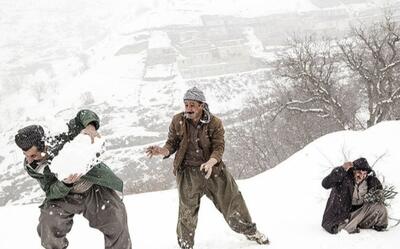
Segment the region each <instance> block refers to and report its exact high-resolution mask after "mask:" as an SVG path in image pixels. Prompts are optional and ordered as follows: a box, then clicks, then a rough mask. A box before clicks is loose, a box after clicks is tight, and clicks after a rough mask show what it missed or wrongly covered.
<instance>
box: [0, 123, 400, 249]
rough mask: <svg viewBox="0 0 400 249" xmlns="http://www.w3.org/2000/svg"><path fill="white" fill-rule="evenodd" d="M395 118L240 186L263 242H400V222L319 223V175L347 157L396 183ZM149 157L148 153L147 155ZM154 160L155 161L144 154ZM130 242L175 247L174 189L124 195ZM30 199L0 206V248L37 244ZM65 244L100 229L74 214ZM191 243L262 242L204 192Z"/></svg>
mask: <svg viewBox="0 0 400 249" xmlns="http://www.w3.org/2000/svg"><path fill="white" fill-rule="evenodd" d="M399 131H400V122H399V121H390V122H383V123H380V124H378V125H376V126H374V127H372V128H370V129H368V130H366V131H362V132H353V131H341V132H336V133H332V134H328V135H326V136H324V137H321V138H319V139H317V140H316V141H314V142H312V143H311V144H309V145H308V146H306V147H305V148H304V149H303V150H301V151H299V152H297V153H296V154H294V155H293V156H292V157H290V158H289V159H287V160H286V161H284V162H283V163H281V164H280V165H278V166H277V167H275V168H273V169H271V170H268V171H267V172H265V173H263V174H260V175H258V176H256V177H253V178H251V179H248V180H244V181H240V182H239V187H240V189H241V191H242V193H243V195H244V197H245V200H246V202H247V205H248V207H249V209H250V212H251V214H252V216H253V219H254V221H255V222H256V223H257V224H258V228H259V229H260V230H261V231H263V232H265V233H266V234H267V235H268V236H269V238H270V239H271V245H270V246H268V247H267V248H279V249H283V248H285V249H292V248H310V249H339V248H340V249H380V248H382V249H394V248H398V246H399V243H400V226H397V227H394V228H391V229H390V230H389V231H387V232H376V231H373V230H362V231H361V233H359V234H352V235H350V234H347V233H346V232H341V233H339V234H338V235H331V234H328V233H327V232H325V231H324V230H323V229H322V228H321V226H320V223H321V219H322V214H323V211H324V208H325V203H326V200H327V197H328V194H329V191H326V190H324V189H323V188H322V187H321V180H322V178H323V177H324V176H325V175H327V174H329V172H330V171H331V169H332V168H333V167H334V166H337V165H341V164H342V163H343V162H344V161H346V160H354V159H356V158H358V157H360V156H364V157H366V158H367V159H368V160H369V162H370V164H371V165H372V164H374V166H373V168H374V170H375V171H376V173H377V175H378V176H379V178H380V179H381V180H382V179H383V178H382V177H383V176H385V184H392V185H394V186H395V187H396V189H397V190H399V189H400V168H399V166H398V164H399V162H400V153H399V152H398V148H399V147H400V140H399V139H398V138H399ZM149 160H150V159H149ZM151 160H160V159H151ZM124 200H125V204H126V207H127V210H128V218H129V226H130V232H131V236H132V240H133V246H134V248H143V249H160V248H162V249H172V248H177V245H176V239H175V225H176V220H177V212H178V206H177V204H178V196H177V192H176V190H169V191H162V192H153V193H146V194H139V195H133V196H125V199H124ZM38 216H39V209H38V208H37V205H26V206H6V207H1V208H0V221H1V222H2V225H1V226H0V234H1V235H2V236H1V238H2V239H1V240H0V248H2V249H11V248H31V249H39V248H40V242H39V238H38V236H37V234H36V225H37V221H38ZM389 216H390V217H394V218H400V196H397V198H395V199H394V200H393V201H392V202H391V207H390V208H389ZM68 238H69V240H70V247H69V248H71V249H81V248H82V249H83V248H85V249H86V248H102V247H103V238H102V235H101V233H100V232H98V231H96V230H93V229H91V228H89V227H88V223H87V221H86V220H85V219H83V218H82V217H81V216H76V217H75V224H74V227H73V228H72V231H71V233H70V234H69V236H68ZM195 241H196V245H195V246H196V248H201V249H215V248H220V249H232V248H244V249H250V248H262V247H264V246H259V245H256V244H254V243H252V242H250V241H247V240H246V239H245V238H244V237H243V236H242V235H240V234H236V233H234V232H232V231H231V230H230V229H229V228H228V226H227V225H226V224H225V221H224V220H223V218H222V216H221V215H220V214H219V213H218V211H217V210H216V209H215V208H214V207H213V204H212V203H211V202H210V201H209V200H207V199H206V198H203V199H202V206H201V208H200V214H199V224H198V228H197V234H196V240H195Z"/></svg>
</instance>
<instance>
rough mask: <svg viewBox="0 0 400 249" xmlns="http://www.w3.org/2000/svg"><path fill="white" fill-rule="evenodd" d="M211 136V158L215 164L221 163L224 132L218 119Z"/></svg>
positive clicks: (223, 148)
mask: <svg viewBox="0 0 400 249" xmlns="http://www.w3.org/2000/svg"><path fill="white" fill-rule="evenodd" d="M212 128H213V130H214V131H213V133H212V134H209V135H211V156H210V158H214V159H215V160H216V161H217V163H219V162H221V160H222V155H223V154H224V150H225V137H224V136H225V130H224V126H223V125H222V121H221V120H220V119H216V122H215V126H214V127H212Z"/></svg>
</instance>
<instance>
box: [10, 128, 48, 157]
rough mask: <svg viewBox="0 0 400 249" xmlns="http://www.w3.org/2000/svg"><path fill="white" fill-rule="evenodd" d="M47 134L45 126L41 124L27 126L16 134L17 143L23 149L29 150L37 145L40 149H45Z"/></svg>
mask: <svg viewBox="0 0 400 249" xmlns="http://www.w3.org/2000/svg"><path fill="white" fill-rule="evenodd" d="M44 141H45V134H44V130H43V127H42V126H40V125H30V126H26V127H24V128H22V129H20V130H19V131H18V133H17V134H16V135H15V143H16V144H17V145H18V147H19V148H21V149H22V150H23V151H27V150H29V149H30V148H32V146H36V147H37V148H38V150H39V151H44V147H45V142H44Z"/></svg>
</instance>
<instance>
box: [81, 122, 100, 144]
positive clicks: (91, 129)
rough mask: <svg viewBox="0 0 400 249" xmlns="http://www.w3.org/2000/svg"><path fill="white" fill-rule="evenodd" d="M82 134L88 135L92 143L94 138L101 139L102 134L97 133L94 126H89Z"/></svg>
mask: <svg viewBox="0 0 400 249" xmlns="http://www.w3.org/2000/svg"><path fill="white" fill-rule="evenodd" d="M81 133H82V134H85V135H88V136H89V137H90V140H91V141H92V143H94V138H95V137H98V138H100V134H99V133H98V132H97V130H96V127H94V125H92V124H88V126H86V128H85V129H83V130H82V131H81Z"/></svg>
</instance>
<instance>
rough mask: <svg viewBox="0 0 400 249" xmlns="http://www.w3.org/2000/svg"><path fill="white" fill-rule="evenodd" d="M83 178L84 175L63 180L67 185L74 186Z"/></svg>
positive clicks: (73, 175)
mask: <svg viewBox="0 0 400 249" xmlns="http://www.w3.org/2000/svg"><path fill="white" fill-rule="evenodd" d="M81 176H82V174H72V175H69V176H68V177H67V178H65V179H64V180H63V182H64V183H66V184H74V183H75V182H77V181H78V180H79V179H81Z"/></svg>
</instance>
